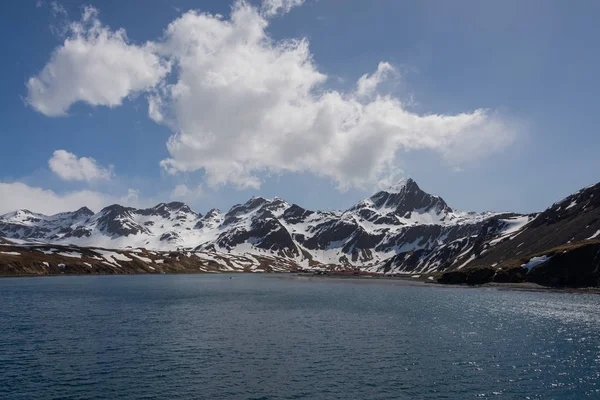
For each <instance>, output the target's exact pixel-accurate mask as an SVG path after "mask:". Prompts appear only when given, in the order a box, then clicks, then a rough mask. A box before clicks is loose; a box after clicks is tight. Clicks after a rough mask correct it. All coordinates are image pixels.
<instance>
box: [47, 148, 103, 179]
mask: <svg viewBox="0 0 600 400" xmlns="http://www.w3.org/2000/svg"><path fill="white" fill-rule="evenodd" d="M48 165H49V166H50V169H51V170H52V172H54V173H55V174H56V175H58V176H59V177H61V178H62V179H64V180H66V181H88V182H90V181H98V180H109V179H110V178H111V176H112V167H111V166H109V167H108V168H103V167H101V166H99V165H98V163H97V162H96V160H94V159H93V158H90V157H77V156H76V155H75V154H73V153H69V152H68V151H66V150H56V151H55V152H54V154H53V155H52V157H51V158H50V160H48Z"/></svg>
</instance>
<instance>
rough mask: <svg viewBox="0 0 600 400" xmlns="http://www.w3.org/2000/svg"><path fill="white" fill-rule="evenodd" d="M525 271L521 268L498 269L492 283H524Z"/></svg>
mask: <svg viewBox="0 0 600 400" xmlns="http://www.w3.org/2000/svg"><path fill="white" fill-rule="evenodd" d="M526 275H527V270H526V269H525V268H522V267H516V268H508V269H504V268H501V269H498V270H496V275H494V282H499V283H520V282H524V281H525V276H526Z"/></svg>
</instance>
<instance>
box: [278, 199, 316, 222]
mask: <svg viewBox="0 0 600 400" xmlns="http://www.w3.org/2000/svg"><path fill="white" fill-rule="evenodd" d="M312 214H314V212H312V211H309V210H305V209H304V208H302V207H300V206H298V205H296V204H293V205H292V206H291V207H290V208H288V209H287V210H285V212H284V213H283V220H284V221H285V222H287V223H288V224H298V223H300V222H302V221H304V220H306V218H308V217H310V216H311V215H312Z"/></svg>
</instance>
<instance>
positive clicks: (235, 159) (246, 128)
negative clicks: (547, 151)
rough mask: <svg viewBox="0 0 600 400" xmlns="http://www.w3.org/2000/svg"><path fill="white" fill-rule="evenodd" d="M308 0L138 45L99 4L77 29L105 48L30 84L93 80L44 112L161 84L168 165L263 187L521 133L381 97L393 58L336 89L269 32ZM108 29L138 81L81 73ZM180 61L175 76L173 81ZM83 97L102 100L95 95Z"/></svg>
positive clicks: (267, 6) (392, 165)
mask: <svg viewBox="0 0 600 400" xmlns="http://www.w3.org/2000/svg"><path fill="white" fill-rule="evenodd" d="M301 3H302V2H301V1H285V0H270V1H265V2H263V5H262V7H261V8H257V7H253V6H251V5H249V4H248V3H246V2H243V1H238V2H236V3H235V4H234V7H233V9H232V13H231V16H230V18H229V19H226V18H224V17H222V16H220V15H211V14H208V13H199V12H195V11H189V12H186V13H185V14H183V15H182V16H181V17H180V18H178V19H176V20H175V21H173V22H172V23H171V24H169V26H168V27H167V29H166V31H165V33H164V36H163V38H162V39H161V40H160V41H158V42H155V43H148V44H146V45H145V46H143V47H137V46H133V45H129V44H127V43H126V41H125V38H124V32H123V31H117V32H110V31H109V30H108V29H107V28H104V27H102V25H101V24H100V22H98V21H97V19H96V17H95V12H92V13H91V14H90V15H86V16H84V21H94V22H93V23H92V24H91V27H89V26H87V25H89V24H87V25H85V24H80V27H76V28H74V29H73V31H74V32H75V33H76V34H75V39H72V41H75V42H81V44H80V45H81V46H83V47H84V48H86V49H87V48H90V49H93V50H96V51H95V52H93V51H89V52H83V53H81V56H80V57H78V58H75V57H63V56H62V53H61V52H62V51H66V50H65V49H70V48H71V47H72V46H71V43H70V42H68V41H66V42H65V45H64V46H62V47H61V48H59V49H58V50H57V52H56V53H55V55H54V56H53V57H52V60H51V62H50V63H49V64H48V65H47V66H46V67H45V68H44V71H43V72H42V74H41V75H40V76H41V77H42V78H32V79H33V80H34V84H31V80H30V89H31V88H32V87H33V89H36V88H37V82H38V81H39V80H41V81H43V82H45V83H44V85H43V89H45V88H51V89H53V90H50V91H51V92H53V93H54V92H57V93H59V92H60V93H62V92H63V89H61V86H60V85H58V82H62V81H64V80H66V78H65V79H55V77H54V75H53V74H58V73H59V72H58V71H59V70H58V69H56V68H55V66H56V65H59V62H58V61H57V60H62V59H64V58H66V59H67V60H69V61H70V62H72V64H70V63H67V65H68V66H71V67H72V68H71V70H73V71H76V73H75V74H74V75H75V76H76V77H78V76H79V75H80V74H83V75H85V76H86V78H89V79H85V80H82V79H75V80H74V82H73V84H72V85H71V82H70V80H69V81H67V83H68V84H67V89H65V90H64V91H66V92H67V93H68V94H69V95H70V96H67V98H68V99H69V100H68V101H65V100H64V99H63V97H61V96H55V95H46V94H45V90H41V91H39V90H38V91H36V90H33V92H34V93H38V92H40V93H41V96H42V98H43V99H44V100H48V101H47V102H46V101H44V102H42V103H41V104H42V106H40V107H36V108H38V109H39V110H40V111H42V112H45V113H47V114H53V112H54V114H57V113H58V114H60V113H61V112H64V111H66V109H67V108H68V106H69V105H70V104H71V103H72V102H73V101H77V100H83V101H87V102H88V103H90V104H104V105H111V106H112V105H117V104H120V102H121V99H122V98H124V97H125V96H127V95H128V94H130V93H133V92H136V91H142V90H148V89H150V91H149V93H148V101H149V116H150V118H152V119H153V120H154V121H156V122H157V123H161V124H164V125H166V126H168V127H169V128H170V129H171V130H172V131H173V135H172V136H171V137H170V138H169V140H168V142H167V149H168V151H169V153H170V158H168V159H165V160H163V161H162V162H161V165H162V166H163V167H164V168H165V169H166V170H167V171H168V172H170V173H177V172H185V171H196V170H204V172H205V180H206V183H207V184H208V185H209V186H212V187H214V186H219V185H224V184H233V185H235V186H237V187H238V188H248V187H250V188H257V187H259V186H260V185H261V180H260V179H259V178H258V176H257V175H258V174H260V173H275V174H278V173H282V172H310V173H313V174H315V175H318V176H322V177H328V178H331V179H332V180H334V181H335V182H336V183H337V185H338V187H339V188H341V189H345V188H348V187H371V186H372V185H375V184H377V183H378V182H385V181H388V180H389V179H390V178H391V177H395V176H396V175H397V174H398V171H399V167H398V165H399V163H398V157H400V156H401V155H402V153H403V152H407V151H414V150H428V151H433V152H437V153H438V154H439V155H440V156H441V157H443V158H444V159H445V160H447V161H448V162H449V163H450V164H453V165H459V164H463V163H466V162H469V161H470V160H473V159H477V158H482V157H485V156H486V155H488V154H489V153H492V152H496V151H499V150H501V149H503V148H505V147H506V146H507V145H509V144H511V143H512V142H513V141H514V138H515V136H516V134H517V130H518V125H517V124H515V123H512V122H511V121H509V120H507V119H506V118H503V117H502V116H500V115H499V114H497V113H494V112H492V111H489V110H485V109H477V110H474V111H469V112H465V113H460V114H456V115H443V114H431V115H423V114H418V113H415V112H413V111H411V109H410V108H408V107H407V105H406V104H404V103H403V102H402V101H401V100H399V99H398V98H395V97H393V96H390V95H387V96H384V95H381V94H378V92H377V88H378V86H380V85H381V84H382V83H383V82H384V81H385V79H387V78H388V77H389V76H390V75H391V74H393V73H394V68H393V67H392V66H391V65H390V64H388V63H385V62H381V63H379V64H378V67H377V70H376V71H375V72H374V73H372V74H366V75H363V76H362V77H360V78H359V79H358V81H357V82H356V86H354V87H352V88H350V89H349V90H348V91H347V92H344V91H333V90H326V89H327V88H326V87H325V86H324V84H325V83H326V81H327V76H326V75H325V74H323V73H321V72H319V70H318V69H317V65H316V64H315V62H314V60H313V56H312V54H311V53H310V51H309V46H308V42H307V40H305V39H300V40H295V39H291V40H284V41H276V40H274V39H272V38H271V37H270V36H269V35H268V33H267V31H266V29H267V27H268V24H269V17H271V16H274V15H276V14H278V13H282V12H287V11H289V9H291V7H293V6H296V5H299V4H301ZM84 25H85V26H87V27H86V28H84ZM98 32H101V33H98ZM100 36H102V37H104V38H106V39H104V42H111V43H112V42H115V46H116V47H117V48H118V49H119V51H120V53H119V54H120V56H121V57H120V59H123V60H132V59H134V58H138V59H139V60H140V62H138V63H133V64H129V63H126V64H125V66H126V67H123V68H122V69H121V70H119V71H118V73H117V76H118V77H121V78H123V77H127V79H123V81H124V82H127V83H128V84H123V85H112V83H111V82H108V83H107V79H108V78H105V77H104V76H103V74H100V75H101V76H100V77H96V76H95V75H96V74H93V75H94V76H87V75H86V74H87V73H83V72H81V71H85V70H86V68H90V67H91V66H93V65H95V62H96V61H95V58H96V57H99V58H100V59H101V60H103V58H102V57H101V56H100V55H102V56H103V55H105V54H106V53H107V52H105V51H100V49H103V47H102V46H99V45H98V44H97V42H101V40H99V39H98V38H99V37H100ZM90 43H91V45H90ZM68 53H69V54H70V52H68ZM96 53H98V54H96ZM59 54H61V55H60V56H59ZM77 54H79V53H77ZM160 60H168V61H165V62H162V61H160ZM104 64H106V63H104ZM171 65H172V66H173V67H174V68H173V73H172V76H170V79H169V82H172V83H167V81H166V79H164V77H165V75H166V74H167V70H168V68H169V67H170V66H171ZM138 68H141V69H142V70H143V71H146V72H147V74H142V75H143V76H145V77H146V78H147V79H142V80H140V79H133V78H132V77H138V74H137V72H132V71H137V69H138ZM80 69H81V70H80ZM49 71H50V72H49ZM110 72H111V73H110V74H107V76H110V80H113V76H114V75H115V74H114V72H113V71H112V70H111V71H110ZM66 75H69V76H70V75H71V72H69V73H66ZM88 80H89V81H90V82H88ZM116 80H117V81H119V79H116ZM132 80H133V81H135V83H136V84H132V83H131V82H132ZM159 81H160V82H159ZM96 87H97V89H96ZM90 88H93V90H90ZM30 92H31V90H30ZM73 93H75V94H76V95H72V94H73ZM81 93H85V94H86V96H88V94H89V93H93V96H91V97H89V96H88V97H86V98H85V99H84V98H83V95H81ZM31 98H33V97H32V96H31V93H30V99H31ZM55 101H56V103H55ZM31 103H32V104H39V103H36V102H34V101H31ZM43 110H45V111H43ZM48 110H50V111H51V112H48ZM52 111H53V112H52Z"/></svg>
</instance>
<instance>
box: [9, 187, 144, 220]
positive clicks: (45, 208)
mask: <svg viewBox="0 0 600 400" xmlns="http://www.w3.org/2000/svg"><path fill="white" fill-rule="evenodd" d="M129 194H130V193H128V195H127V196H123V197H118V196H111V195H107V194H103V193H99V192H95V191H91V190H81V191H74V192H68V193H62V194H61V193H56V192H54V191H52V190H48V189H42V188H39V187H32V186H29V185H27V184H25V183H22V182H0V214H4V213H7V212H11V211H15V210H18V209H22V208H25V209H28V210H31V211H34V212H39V213H42V214H47V215H52V214H56V213H59V212H63V211H68V210H72V211H74V210H77V209H79V208H81V207H83V206H86V207H89V208H90V209H92V210H93V211H95V212H98V211H100V209H102V208H103V207H106V206H108V205H110V204H115V203H119V204H123V205H128V206H133V207H137V206H139V202H138V199H137V198H131V197H130V196H129Z"/></svg>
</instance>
